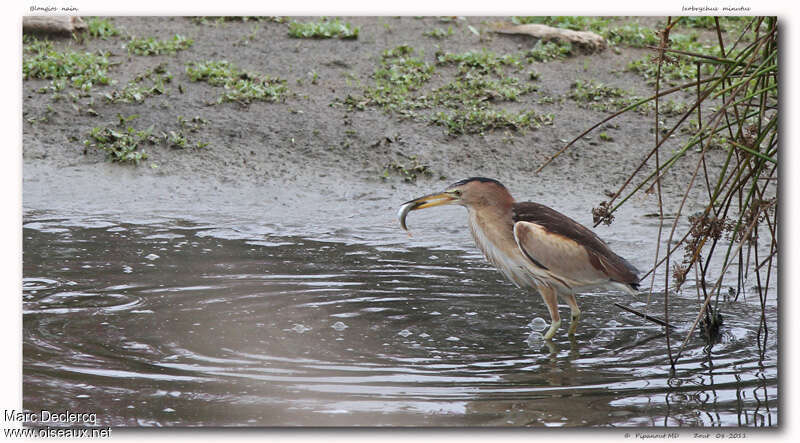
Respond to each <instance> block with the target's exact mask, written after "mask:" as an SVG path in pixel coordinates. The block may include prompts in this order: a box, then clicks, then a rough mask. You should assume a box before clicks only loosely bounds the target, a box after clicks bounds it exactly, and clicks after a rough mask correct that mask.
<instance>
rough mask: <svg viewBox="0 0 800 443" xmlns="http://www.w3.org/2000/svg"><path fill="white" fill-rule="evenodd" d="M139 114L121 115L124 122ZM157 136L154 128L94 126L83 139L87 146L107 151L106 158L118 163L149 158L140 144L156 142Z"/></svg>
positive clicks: (136, 162)
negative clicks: (119, 128)
mask: <svg viewBox="0 0 800 443" xmlns="http://www.w3.org/2000/svg"><path fill="white" fill-rule="evenodd" d="M136 117H138V116H135V115H134V116H130V117H127V118H125V117H122V116H119V119H120V122H121V123H122V124H124V123H127V122H129V121H130V120H133V119H134V118H136ZM157 140H158V139H157V137H155V136H154V135H153V128H152V127H150V128H148V129H146V130H143V131H140V130H136V129H134V128H133V127H131V126H128V127H127V128H126V129H124V130H118V129H113V128H109V127H94V128H92V129H91V130H90V131H89V134H88V135H87V138H86V139H85V140H84V141H83V145H84V146H85V147H86V148H95V149H99V150H101V151H103V152H105V153H106V158H107V159H108V160H109V161H111V162H116V163H133V164H137V165H138V164H139V162H140V161H143V160H146V159H147V153H146V152H145V151H144V150H143V149H140V145H142V144H145V143H148V144H151V145H153V144H155V143H156V142H157Z"/></svg>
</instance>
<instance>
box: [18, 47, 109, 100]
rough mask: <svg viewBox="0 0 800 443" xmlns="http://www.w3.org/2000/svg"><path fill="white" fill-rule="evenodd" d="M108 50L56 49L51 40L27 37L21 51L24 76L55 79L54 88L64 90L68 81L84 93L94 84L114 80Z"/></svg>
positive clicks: (26, 78) (102, 83)
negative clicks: (78, 50) (96, 51)
mask: <svg viewBox="0 0 800 443" xmlns="http://www.w3.org/2000/svg"><path fill="white" fill-rule="evenodd" d="M109 57H110V54H108V53H90V52H77V51H71V50H65V51H56V50H55V49H54V47H53V43H52V42H51V41H49V40H39V39H37V38H36V37H29V36H25V37H24V38H23V50H22V76H23V78H24V79H25V80H28V79H31V78H38V79H50V80H53V82H52V83H51V84H52V88H53V89H54V90H56V91H60V90H62V89H63V88H64V87H65V86H66V84H67V82H69V83H70V84H71V85H72V86H73V87H75V88H78V89H80V90H81V91H84V92H89V91H90V90H91V89H92V86H94V85H107V84H109V83H110V82H111V79H110V78H109V77H108V70H109V68H110V67H111V61H110V59H109Z"/></svg>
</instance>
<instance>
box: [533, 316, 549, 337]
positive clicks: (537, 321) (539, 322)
mask: <svg viewBox="0 0 800 443" xmlns="http://www.w3.org/2000/svg"><path fill="white" fill-rule="evenodd" d="M528 327H529V328H531V329H533V330H534V331H541V330H542V329H544V328H546V327H547V322H546V321H545V320H544V319H543V318H542V317H536V318H534V319H533V320H531V322H530V323H528ZM540 335H541V334H540Z"/></svg>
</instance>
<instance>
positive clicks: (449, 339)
mask: <svg viewBox="0 0 800 443" xmlns="http://www.w3.org/2000/svg"><path fill="white" fill-rule="evenodd" d="M445 340H447V341H461V339H460V338H458V337H453V336H450V337H447V338H446V339H445Z"/></svg>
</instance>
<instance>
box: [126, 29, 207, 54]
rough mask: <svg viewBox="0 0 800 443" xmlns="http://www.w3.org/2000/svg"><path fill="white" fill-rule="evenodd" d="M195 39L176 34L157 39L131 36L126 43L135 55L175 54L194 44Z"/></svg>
mask: <svg viewBox="0 0 800 443" xmlns="http://www.w3.org/2000/svg"><path fill="white" fill-rule="evenodd" d="M193 43H194V40H192V39H187V38H186V37H184V36H182V35H179V34H175V36H174V37H172V39H171V40H156V39H155V38H153V37H146V38H136V37H131V39H130V41H129V42H128V44H127V45H126V47H127V48H128V53H130V54H133V55H161V54H175V53H176V52H178V51H183V50H184V49H188V48H189V47H191V46H192V44H193Z"/></svg>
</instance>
